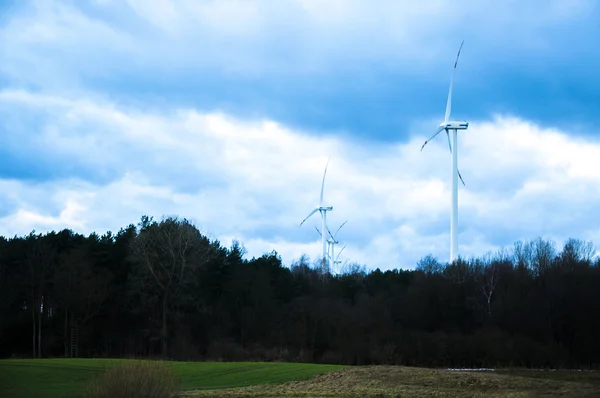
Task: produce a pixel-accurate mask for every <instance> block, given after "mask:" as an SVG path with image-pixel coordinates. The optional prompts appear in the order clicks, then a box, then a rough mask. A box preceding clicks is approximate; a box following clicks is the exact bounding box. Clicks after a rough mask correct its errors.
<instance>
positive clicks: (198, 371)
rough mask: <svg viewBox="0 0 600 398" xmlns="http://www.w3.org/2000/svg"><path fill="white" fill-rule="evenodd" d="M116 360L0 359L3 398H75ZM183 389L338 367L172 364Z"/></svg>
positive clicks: (284, 378)
mask: <svg viewBox="0 0 600 398" xmlns="http://www.w3.org/2000/svg"><path fill="white" fill-rule="evenodd" d="M122 361H124V360H116V359H24V360H23V359H7V360H0V397H2V398H30V397H31V398H33V397H35V398H38V397H39V398H71V397H72V398H78V397H79V396H80V392H81V390H82V388H83V386H84V385H85V383H86V382H87V381H88V380H90V379H91V378H92V377H94V376H95V375H97V374H99V373H100V372H102V371H104V370H106V369H107V368H108V367H110V366H112V365H115V364H118V363H119V362H122ZM172 365H173V371H174V372H175V374H176V375H177V376H179V377H180V378H181V387H182V388H183V389H184V390H195V389H199V390H205V389H210V390H214V389H223V388H235V387H245V386H254V385H261V384H269V383H285V382H289V381H292V380H306V379H309V378H311V377H313V376H315V375H318V374H321V373H324V372H328V371H331V370H339V369H342V368H343V366H335V365H313V364H296V363H274V362H269V363H263V362H234V363H230V362H172Z"/></svg>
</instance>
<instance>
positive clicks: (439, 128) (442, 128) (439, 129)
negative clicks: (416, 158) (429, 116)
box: [421, 126, 446, 150]
mask: <svg viewBox="0 0 600 398" xmlns="http://www.w3.org/2000/svg"><path fill="white" fill-rule="evenodd" d="M445 128H446V127H444V126H440V127H438V129H437V130H436V132H435V134H434V135H432V136H431V138H429V139H428V140H427V141H425V143H424V144H423V145H422V146H421V150H423V148H425V145H427V143H428V142H429V141H431V140H432V139H434V138H435V136H436V135H438V134H439V133H441V132H442V131H444V129H445Z"/></svg>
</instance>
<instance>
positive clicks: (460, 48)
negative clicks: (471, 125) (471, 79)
mask: <svg viewBox="0 0 600 398" xmlns="http://www.w3.org/2000/svg"><path fill="white" fill-rule="evenodd" d="M464 43H465V41H464V40H463V41H462V43H460V47H459V48H458V54H456V61H454V68H453V69H452V78H451V79H450V90H448V100H447V102H446V115H445V116H444V123H447V122H448V120H450V112H451V111H452V88H453V86H454V73H455V72H456V65H457V64H458V57H459V56H460V50H462V46H463V44H464Z"/></svg>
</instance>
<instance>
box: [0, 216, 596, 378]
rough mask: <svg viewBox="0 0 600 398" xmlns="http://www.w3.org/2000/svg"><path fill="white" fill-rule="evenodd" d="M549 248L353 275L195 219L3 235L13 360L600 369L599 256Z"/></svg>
mask: <svg viewBox="0 0 600 398" xmlns="http://www.w3.org/2000/svg"><path fill="white" fill-rule="evenodd" d="M594 253H595V250H594V247H593V246H592V244H591V242H585V241H581V240H578V239H569V240H567V241H566V243H565V244H564V246H563V247H557V245H556V244H555V243H554V242H552V241H549V240H544V239H542V238H536V239H533V240H531V241H526V242H522V241H518V242H516V243H515V244H514V246H513V247H511V248H510V250H502V251H499V252H497V253H491V254H488V255H486V256H483V257H480V258H472V259H459V260H457V261H455V262H454V263H452V264H444V263H440V262H438V261H437V260H436V259H435V258H433V257H431V256H425V257H423V259H422V260H420V261H419V263H418V264H415V266H416V267H415V269H414V270H390V271H385V272H383V271H380V270H379V269H374V270H373V271H369V272H367V271H366V270H367V266H368V267H369V268H373V267H374V266H376V265H375V264H367V265H366V266H365V265H359V264H349V265H347V266H346V267H345V268H344V271H343V272H342V273H341V274H339V275H331V274H329V273H326V272H325V273H324V272H322V271H321V267H319V266H316V265H315V264H311V262H310V260H309V259H308V258H307V257H302V258H300V259H298V260H297V261H295V262H294V263H293V264H282V262H281V258H280V257H279V256H278V255H277V253H276V252H271V253H267V254H264V255H262V256H261V257H258V258H252V259H249V260H247V259H245V253H244V248H243V245H242V244H240V243H237V242H234V244H233V245H232V246H231V247H229V248H227V247H223V246H222V245H221V244H220V242H218V241H215V240H210V239H209V238H207V237H206V236H204V235H202V234H201V233H200V231H199V230H198V229H197V228H196V227H195V226H194V225H193V224H192V223H190V222H189V221H188V220H186V219H182V218H178V217H165V218H163V219H161V220H160V221H156V220H153V219H152V218H149V217H146V216H144V217H142V219H141V221H140V222H139V223H138V224H137V225H133V224H132V225H129V226H128V227H127V228H122V229H121V230H120V231H119V232H118V233H116V234H113V233H110V232H108V233H106V234H104V235H102V236H99V235H98V234H95V233H93V234H90V235H89V236H87V237H86V236H84V235H81V234H77V233H74V232H73V231H71V230H63V231H60V232H50V233H47V234H44V235H42V234H36V233H35V231H33V232H32V233H30V234H29V235H27V236H23V237H17V236H15V237H13V238H3V237H0V292H2V299H1V300H0V357H35V358H45V357H61V356H62V357H64V356H66V357H113V358H114V357H124V358H125V357H138V358H143V357H153V358H156V357H161V358H170V359H174V360H223V361H239V360H257V361H296V362H316V363H339V364H351V365H365V364H402V365H410V366H427V367H469V368H472V367H517V366H518V367H535V368H548V367H550V368H596V367H597V366H598V363H599V360H600V338H599V337H598V336H600V321H599V319H600V315H599V314H600V260H598V259H597V258H595V257H594Z"/></svg>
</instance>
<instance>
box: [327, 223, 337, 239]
mask: <svg viewBox="0 0 600 398" xmlns="http://www.w3.org/2000/svg"><path fill="white" fill-rule="evenodd" d="M325 228H327V232H328V233H329V236H331V239H333V241H334V242H335V237H334V236H335V235H333V234H332V233H331V231H330V230H329V227H328V226H327V224H326V225H325Z"/></svg>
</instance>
